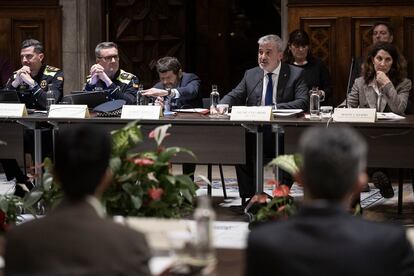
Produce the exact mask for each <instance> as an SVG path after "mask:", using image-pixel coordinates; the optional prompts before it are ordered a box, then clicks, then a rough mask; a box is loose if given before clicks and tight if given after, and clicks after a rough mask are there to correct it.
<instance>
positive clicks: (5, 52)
mask: <svg viewBox="0 0 414 276" xmlns="http://www.w3.org/2000/svg"><path fill="white" fill-rule="evenodd" d="M61 1H62V0H61ZM61 1H58V0H37V1H29V0H14V1H7V0H0V55H1V56H5V57H8V58H9V59H10V60H11V62H12V65H13V66H14V67H15V68H18V66H19V63H20V61H19V45H20V43H21V41H22V40H24V39H26V38H29V37H35V38H38V39H40V40H42V41H43V42H44V44H45V50H46V56H47V62H48V63H50V64H52V65H55V66H57V67H61V66H62V65H63V67H65V66H67V67H73V66H72V65H71V63H67V62H66V63H65V64H62V7H61V6H60V3H61ZM85 1H90V0H85ZM90 2H91V1H90ZM88 3H89V2H88ZM91 3H92V2H91ZM98 3H100V4H101V6H100V7H99V9H98V8H96V11H95V9H94V6H96V1H94V3H93V4H91V5H87V6H88V7H89V9H90V11H88V13H87V14H88V16H94V14H95V16H96V17H97V18H101V19H102V20H100V21H99V20H98V22H102V25H101V26H97V27H96V28H95V29H96V30H97V32H101V34H102V35H101V37H103V38H104V39H105V40H112V41H115V42H116V43H118V44H119V46H120V56H121V67H122V68H124V69H125V70H127V71H130V72H132V73H134V74H136V75H138V77H139V78H140V80H141V82H143V84H144V86H145V87H150V86H152V85H153V84H154V83H155V82H156V81H157V79H158V76H157V74H156V72H155V70H154V64H155V61H156V60H157V59H158V58H160V57H162V56H166V55H172V56H176V57H177V58H179V59H180V61H181V62H182V65H183V67H184V71H188V72H194V73H196V74H197V75H199V76H200V78H201V80H202V93H203V95H204V97H207V96H208V95H209V92H210V87H211V84H217V85H218V87H219V92H220V93H221V95H224V94H225V93H227V92H229V91H230V90H231V88H233V87H234V86H235V85H237V83H238V82H239V81H240V80H241V78H242V76H243V73H244V71H245V70H246V69H248V68H251V67H254V66H256V65H257V39H258V38H259V37H260V36H262V35H265V34H269V33H274V34H278V35H281V30H282V29H284V30H286V31H287V32H290V31H292V30H294V29H296V28H304V29H305V30H306V31H307V32H309V34H310V36H311V47H312V50H313V52H314V53H315V54H316V56H318V57H320V58H321V59H322V60H324V61H325V63H326V64H327V65H328V68H329V70H330V73H331V77H332V84H333V99H332V104H335V105H336V104H338V103H340V102H341V101H342V100H343V99H344V97H345V91H346V87H347V82H348V74H349V67H350V63H351V59H352V57H359V56H361V55H363V54H364V50H363V49H365V48H366V46H367V45H369V44H370V40H371V38H370V36H369V34H368V31H369V29H370V27H371V26H372V24H373V23H374V22H375V21H378V20H385V21H390V22H391V23H392V24H393V25H394V26H395V29H396V34H395V39H394V43H395V44H396V45H397V46H398V47H399V48H400V50H401V52H402V53H403V54H404V55H405V57H406V59H407V64H408V72H409V78H410V79H412V80H413V79H414V72H413V71H414V70H413V62H414V53H413V49H414V1H409V0H406V1H387V0H375V1H374V0H372V1H371V0H366V1H355V0H345V1H335V0H325V1H323V0H319V1H314V0H307V1H304V0H302V1H300V0H289V1H287V3H288V5H287V6H288V8H287V15H286V16H287V26H281V1H280V0H260V1H251V0H101V1H98ZM284 3H285V1H284ZM70 20H71V18H70V17H68V18H66V17H65V24H70ZM68 35H72V34H68ZM91 35H92V34H90V33H89V35H88V33H87V32H86V36H87V37H86V38H85V37H83V36H85V35H83V34H80V35H79V34H77V36H74V40H75V39H79V37H81V38H82V39H88V37H89V36H91ZM65 41H66V40H65ZM75 42H76V41H74V43H75ZM91 47H92V46H91ZM91 54H93V53H91ZM78 86H80V84H79V85H78Z"/></svg>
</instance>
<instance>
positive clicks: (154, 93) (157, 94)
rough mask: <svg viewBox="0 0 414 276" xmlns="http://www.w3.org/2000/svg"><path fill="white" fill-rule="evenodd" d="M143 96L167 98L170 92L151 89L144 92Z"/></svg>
mask: <svg viewBox="0 0 414 276" xmlns="http://www.w3.org/2000/svg"><path fill="white" fill-rule="evenodd" d="M141 94H142V95H144V96H149V97H165V96H167V95H168V91H167V90H165V89H159V88H150V89H147V90H143V91H142V93H141Z"/></svg>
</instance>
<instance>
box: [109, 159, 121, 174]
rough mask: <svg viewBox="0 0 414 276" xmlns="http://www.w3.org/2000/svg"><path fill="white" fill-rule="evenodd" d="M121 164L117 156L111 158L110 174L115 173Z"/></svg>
mask: <svg viewBox="0 0 414 276" xmlns="http://www.w3.org/2000/svg"><path fill="white" fill-rule="evenodd" d="M121 165H122V162H121V158H119V157H118V156H115V157H112V158H111V160H109V167H110V168H111V170H112V172H114V173H116V172H118V171H119V169H120V168H121Z"/></svg>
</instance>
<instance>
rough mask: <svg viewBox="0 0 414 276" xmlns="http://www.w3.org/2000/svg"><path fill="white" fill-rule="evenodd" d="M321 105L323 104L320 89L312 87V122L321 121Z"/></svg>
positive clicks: (310, 109)
mask: <svg viewBox="0 0 414 276" xmlns="http://www.w3.org/2000/svg"><path fill="white" fill-rule="evenodd" d="M320 104H321V103H320V96H319V90H318V87H312V90H311V91H310V107H309V113H310V119H311V120H320V116H319V109H320Z"/></svg>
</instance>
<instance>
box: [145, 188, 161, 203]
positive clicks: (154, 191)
mask: <svg viewBox="0 0 414 276" xmlns="http://www.w3.org/2000/svg"><path fill="white" fill-rule="evenodd" d="M163 194H164V190H163V189H162V188H154V187H152V188H150V189H148V195H149V197H150V198H151V199H152V200H160V199H161V197H162V195H163Z"/></svg>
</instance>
